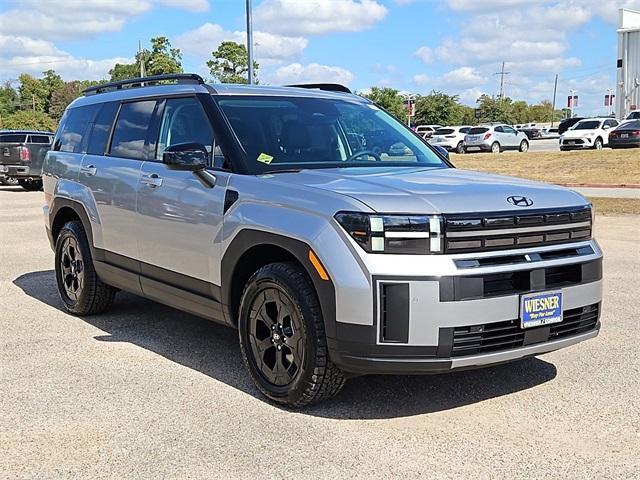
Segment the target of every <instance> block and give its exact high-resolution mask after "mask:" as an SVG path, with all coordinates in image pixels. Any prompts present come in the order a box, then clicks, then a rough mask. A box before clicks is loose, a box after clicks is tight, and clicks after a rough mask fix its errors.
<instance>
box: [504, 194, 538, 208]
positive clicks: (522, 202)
mask: <svg viewBox="0 0 640 480" xmlns="http://www.w3.org/2000/svg"><path fill="white" fill-rule="evenodd" d="M507 202H509V203H510V204H511V205H515V206H516V207H530V206H531V205H533V200H531V199H530V198H528V197H520V196H518V195H511V196H510V197H507Z"/></svg>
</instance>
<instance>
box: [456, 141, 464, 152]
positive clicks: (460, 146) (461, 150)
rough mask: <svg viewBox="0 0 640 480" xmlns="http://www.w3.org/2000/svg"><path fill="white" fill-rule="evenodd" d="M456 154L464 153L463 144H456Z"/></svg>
mask: <svg viewBox="0 0 640 480" xmlns="http://www.w3.org/2000/svg"><path fill="white" fill-rule="evenodd" d="M456 153H465V148H464V142H458V145H456Z"/></svg>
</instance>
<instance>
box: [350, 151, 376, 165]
mask: <svg viewBox="0 0 640 480" xmlns="http://www.w3.org/2000/svg"><path fill="white" fill-rule="evenodd" d="M363 155H370V156H372V157H373V158H375V159H376V162H381V161H382V158H380V155H378V154H377V153H376V152H374V151H373V150H360V151H359V152H356V153H354V154H353V155H351V156H350V157H349V158H347V160H346V161H347V162H352V161H353V160H355V159H356V158H358V157H361V156H363Z"/></svg>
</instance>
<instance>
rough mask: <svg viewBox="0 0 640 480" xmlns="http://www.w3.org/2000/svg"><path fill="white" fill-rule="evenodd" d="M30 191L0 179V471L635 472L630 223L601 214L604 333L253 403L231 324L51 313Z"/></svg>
mask: <svg viewBox="0 0 640 480" xmlns="http://www.w3.org/2000/svg"><path fill="white" fill-rule="evenodd" d="M42 202H43V198H42V193H41V192H36V193H27V192H23V191H21V190H20V189H17V188H14V189H12V188H9V187H0V252H2V253H1V257H0V258H1V261H2V263H1V274H0V294H1V295H2V297H1V298H2V299H3V302H2V307H1V308H2V315H1V316H0V318H2V321H1V323H0V385H1V390H0V477H2V478H153V479H156V478H180V479H184V478H350V477H361V478H371V477H374V478H389V477H394V476H397V477H404V478H417V477H418V476H424V477H425V478H521V477H529V478H581V479H584V478H638V472H640V395H639V393H640V355H639V347H638V332H639V331H640V315H639V313H638V312H639V311H640V297H639V296H638V291H639V290H640V217H636V216H626V217H601V218H599V219H598V221H597V223H596V232H597V236H598V238H599V240H600V243H601V245H602V246H603V248H604V250H605V254H606V258H605V280H606V284H605V302H604V314H603V317H602V324H603V330H602V331H601V334H600V336H599V337H597V338H596V339H594V340H591V341H588V342H585V343H583V344H580V345H577V346H574V347H572V348H569V349H566V350H562V351H559V352H554V353H551V354H547V355H543V356H541V357H539V358H535V359H528V360H523V361H521V362H518V363H515V364H509V365H503V366H498V367H493V368H489V369H484V370H476V371H469V372H460V373H453V374H446V375H439V376H422V377H382V376H381V377H360V378H356V379H352V380H351V381H350V382H349V383H348V384H347V386H346V388H345V389H344V391H343V392H342V393H341V394H340V395H339V396H338V397H337V398H335V399H334V400H332V401H330V402H327V403H325V404H322V405H319V406H315V407H313V408H310V409H307V410H304V411H289V410H285V409H282V408H279V407H276V406H273V405H271V404H269V403H267V402H266V401H265V400H264V399H263V398H262V397H261V396H260V394H259V393H258V392H257V390H256V389H255V388H254V387H253V385H252V384H251V382H250V380H249V377H248V375H247V374H246V373H245V371H244V369H243V367H242V365H241V360H240V356H239V348H238V342H237V336H236V332H234V331H232V330H230V329H227V328H224V327H221V326H217V325H215V324H212V323H209V322H207V321H206V320H201V319H199V318H196V317H193V316H190V315H187V314H184V313H181V312H178V311H176V310H173V309H170V308H167V307H164V306H161V305H158V304H154V303H152V302H150V301H147V300H143V299H140V298H137V297H134V296H132V295H128V294H123V293H121V294H119V296H118V299H117V301H116V305H115V308H114V310H113V311H112V312H111V313H110V314H108V315H100V316H95V317H90V318H76V317H73V316H70V315H68V314H66V313H64V312H63V311H62V305H61V303H60V301H59V299H58V296H57V293H56V289H55V286H54V282H55V281H54V275H53V271H52V268H53V267H52V265H53V254H52V252H51V250H50V248H49V246H48V243H47V240H46V235H45V232H44V225H43V221H42V216H41V209H40V205H41V203H42Z"/></svg>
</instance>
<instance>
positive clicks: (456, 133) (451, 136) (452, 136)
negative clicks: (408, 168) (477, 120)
mask: <svg viewBox="0 0 640 480" xmlns="http://www.w3.org/2000/svg"><path fill="white" fill-rule="evenodd" d="M470 128H471V127H470V126H468V125H463V126H454V127H442V128H440V129H438V130H436V131H435V132H433V135H432V136H431V138H430V139H429V143H430V144H431V145H433V146H439V147H442V148H446V149H447V150H449V151H450V152H456V153H464V137H465V135H466V134H467V133H469V129H470Z"/></svg>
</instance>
